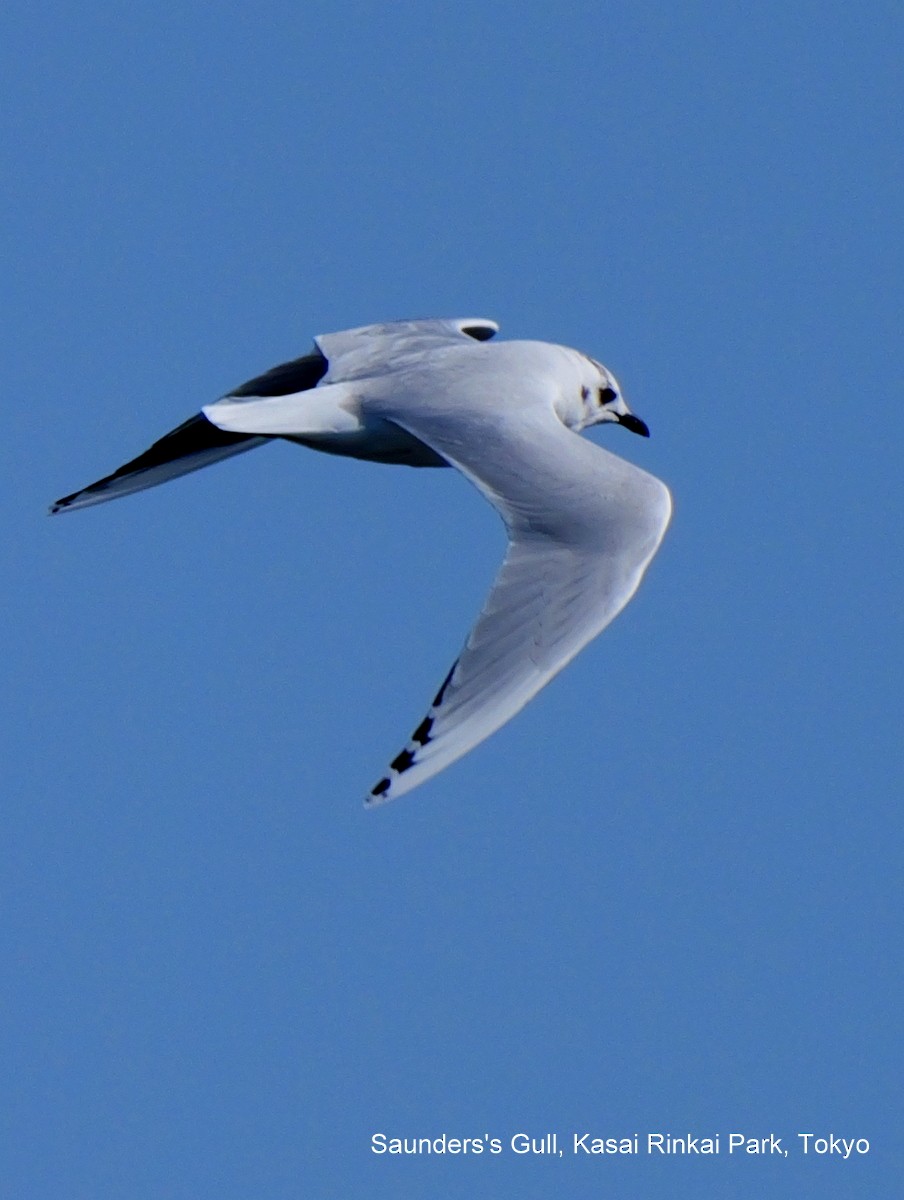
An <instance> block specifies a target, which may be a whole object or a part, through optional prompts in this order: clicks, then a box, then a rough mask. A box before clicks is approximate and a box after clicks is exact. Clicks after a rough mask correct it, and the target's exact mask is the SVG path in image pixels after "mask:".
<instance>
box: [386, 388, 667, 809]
mask: <svg viewBox="0 0 904 1200" xmlns="http://www.w3.org/2000/svg"><path fill="white" fill-rule="evenodd" d="M393 419H395V420H396V421H397V422H398V423H399V424H400V425H402V426H403V428H405V429H407V430H408V431H409V432H410V433H412V434H414V435H415V436H416V437H417V438H419V439H421V440H422V441H424V442H426V443H427V444H428V445H429V446H431V447H432V448H433V449H434V450H436V451H437V452H438V453H440V454H442V455H443V457H444V458H446V459H447V460H448V461H449V462H451V463H452V464H453V465H454V466H457V467H458V468H459V469H460V470H461V471H462V472H463V473H464V474H465V475H466V476H467V477H468V478H469V479H470V480H471V482H472V483H474V484H475V485H476V487H478V488H479V489H480V491H481V492H483V494H484V495H485V496H486V497H487V499H488V500H489V501H490V503H491V504H493V505H494V507H495V508H496V509H497V510H498V511H499V513H500V515H501V516H502V519H503V521H504V522H505V525H506V527H507V530H508V534H509V546H508V551H507V553H506V556H505V560H504V562H503V564H502V569H501V570H500V572H499V574H498V576H497V578H496V580H495V582H494V584H493V588H492V590H491V592H490V595H489V597H488V599H487V602H486V605H485V606H484V609H483V611H482V613H481V614H480V617H479V618H478V620H477V624H476V625H475V626H474V628H473V629H472V630H471V633H470V635H469V637H468V639H467V642H466V643H465V646H464V649H463V650H462V653H461V655H460V656H459V658H458V659H457V660H456V662H455V664H454V665H453V667H452V670H451V671H450V672H449V675H448V676H447V678H446V680H445V682H444V683H443V685H442V687H441V688H440V690H439V692H438V693H437V695H436V697H435V699H434V701H433V704H432V705H431V707H430V709H429V711H428V712H427V715H426V716H425V717H424V719H423V721H422V722H421V723H420V725H419V726H418V727H417V729H416V730H415V731H414V733H413V735H412V737H411V740H410V741H409V742H408V744H407V745H406V746H405V748H404V749H403V750H402V752H401V753H400V754H399V755H398V756H397V757H396V758H395V759H394V760H393V761H392V763H391V765H390V768H389V770H388V771H387V773H386V774H385V775H384V776H383V778H381V779H380V780H379V782H378V783H377V784H376V785H375V786H374V787H373V789H372V790H371V792H370V794H369V796H368V798H367V801H366V803H367V804H369V805H372V804H379V803H383V802H385V801H387V800H391V799H394V798H395V797H397V796H401V795H403V794H404V793H405V792H408V791H410V790H411V789H412V788H415V787H417V786H418V785H419V784H421V783H424V782H425V780H427V779H429V778H430V777H431V776H432V775H435V774H436V773H437V772H438V771H441V770H442V769H443V768H444V767H446V766H448V765H449V764H450V763H452V762H454V761H455V760H456V759H457V758H460V757H461V756H462V755H463V754H466V753H467V752H468V751H469V750H471V749H472V748H473V747H474V746H476V745H477V744H478V743H479V742H481V741H483V739H484V738H486V737H488V736H489V735H490V734H491V733H493V732H495V730H497V729H499V727H500V726H501V725H503V724H505V722H506V721H508V720H509V719H510V718H511V717H513V716H514V715H515V713H517V712H518V711H519V710H520V709H521V708H523V707H524V705H525V704H526V703H527V702H528V701H529V700H530V699H531V698H532V697H533V696H535V695H536V694H537V692H538V691H539V690H540V688H542V687H543V686H544V684H546V683H547V682H548V681H549V680H550V679H552V677H553V676H554V675H555V674H557V672H559V671H560V670H561V669H562V668H563V667H564V666H565V665H566V663H568V662H569V661H570V660H571V659H572V658H574V656H575V655H576V654H577V653H578V652H579V651H580V650H581V649H582V648H583V647H584V646H586V644H587V643H588V642H589V641H590V640H591V639H592V638H594V637H596V635H597V634H598V633H600V632H601V631H602V630H603V629H604V628H605V627H606V625H608V624H609V622H610V621H611V620H612V619H613V618H614V617H615V616H616V615H617V614H618V613H619V612H620V611H621V609H622V608H624V606H625V605H626V604H627V603H628V601H629V600H630V599H631V597H632V596H633V594H634V592H635V591H636V589H637V586H638V584H639V583H640V580H641V578H642V576H643V573H644V571H645V569H646V567H647V565H648V563H649V562H650V559H651V558H652V557H653V555H654V554H655V553H656V550H657V549H658V547H659V543H660V542H661V540H662V537H663V534H664V533H665V530H666V526H667V525H668V522H669V516H670V514H671V499H670V496H669V492H668V489H667V488H666V487H665V485H664V484H663V483H661V482H660V481H659V480H658V479H656V478H654V477H653V476H652V475H649V474H647V472H645V471H642V470H640V469H639V468H638V467H635V466H633V465H632V464H630V463H628V462H626V461H625V460H624V459H621V458H618V457H616V455H614V454H610V453H608V452H607V451H605V450H603V449H601V448H600V447H599V446H596V445H594V444H593V443H592V442H588V441H585V440H584V439H583V438H581V437H580V436H579V435H577V434H575V433H573V432H571V431H570V430H569V429H566V428H565V426H564V425H562V423H561V422H560V421H559V420H558V418H557V417H556V416H555V414H554V413H553V411H552V409H551V408H550V407H548V406H538V407H536V408H532V409H530V410H529V412H528V413H524V412H520V413H516V414H514V417H513V416H512V415H511V414H499V415H497V414H494V413H491V412H490V411H488V409H487V408H486V407H485V406H481V408H480V411H479V412H476V411H472V412H470V413H469V412H468V411H467V410H466V409H464V408H457V409H455V410H454V411H450V410H447V411H446V412H439V411H437V410H430V411H425V412H420V413H419V412H417V411H416V410H415V409H414V408H412V410H411V411H407V410H404V411H402V412H399V413H396V414H395V415H394V418H393Z"/></svg>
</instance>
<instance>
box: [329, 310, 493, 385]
mask: <svg viewBox="0 0 904 1200" xmlns="http://www.w3.org/2000/svg"><path fill="white" fill-rule="evenodd" d="M498 332H499V326H498V325H497V324H496V322H495V321H490V320H488V319H487V318H486V317H458V318H440V319H435V320H427V321H387V322H384V323H383V324H381V325H362V326H361V327H360V328H358V329H343V330H341V331H340V332H339V333H321V334H318V336H317V337H316V338H315V339H314V341H315V343H316V344H317V346H318V348H319V349H320V351H321V353H322V354H324V355H325V356H326V358H327V359H328V360H329V364H330V369H329V374H328V375H327V377H326V379H325V380H324V382H325V383H345V382H347V381H348V380H352V379H361V378H365V377H368V376H372V375H374V374H382V373H383V372H385V371H386V370H387V368H392V367H393V366H398V365H399V364H400V363H402V362H404V361H405V360H406V359H411V358H420V357H422V356H424V355H430V354H433V353H435V352H436V351H437V350H440V349H442V348H444V347H449V346H454V345H467V344H468V342H471V343H472V344H473V342H475V341H477V342H486V341H489V339H490V338H492V337H494V336H495V335H496V334H497V333H498Z"/></svg>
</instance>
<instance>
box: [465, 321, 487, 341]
mask: <svg viewBox="0 0 904 1200" xmlns="http://www.w3.org/2000/svg"><path fill="white" fill-rule="evenodd" d="M461 331H462V333H465V334H467V335H468V337H471V338H473V339H474V340H475V341H476V342H488V341H489V340H490V338H491V337H495V336H496V330H495V329H494V328H493V327H492V325H463V326H462V329H461Z"/></svg>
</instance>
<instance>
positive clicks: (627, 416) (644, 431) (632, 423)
mask: <svg viewBox="0 0 904 1200" xmlns="http://www.w3.org/2000/svg"><path fill="white" fill-rule="evenodd" d="M618 423H619V425H624V427H625V429H630V430H631V432H632V433H639V434H640V436H641V437H649V436H650V430H649V428H648V426H647V423H646V421H641V419H640V417H635V416H634V413H624V414H622V416H620V417H619V418H618Z"/></svg>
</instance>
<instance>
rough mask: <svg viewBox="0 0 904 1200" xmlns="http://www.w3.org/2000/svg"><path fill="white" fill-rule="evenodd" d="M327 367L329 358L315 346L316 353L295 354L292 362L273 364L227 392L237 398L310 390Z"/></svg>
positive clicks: (227, 394)
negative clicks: (275, 365) (298, 355)
mask: <svg viewBox="0 0 904 1200" xmlns="http://www.w3.org/2000/svg"><path fill="white" fill-rule="evenodd" d="M328 369H329V363H328V362H327V360H326V359H325V358H324V356H323V355H322V354H321V353H320V351H319V350H315V351H314V353H313V354H305V355H303V356H302V357H301V358H293V359H292V361H291V362H286V363H280V365H279V366H278V367H271V368H270V370H269V371H265V372H264V374H263V375H257V376H255V378H254V379H249V380H248V382H247V383H243V384H242V385H241V387H237V388H234V389H233V391H231V392H227V393H226V396H235V397H236V398H237V399H243V398H245V397H251V396H261V397H265V396H292V395H294V394H295V392H307V391H310V389H311V388H312V387H316V386H317V384H318V383H319V382H320V380H321V379H322V378H323V377H324V375H325V374H326V373H327V370H328ZM225 398H226V397H224V399H225Z"/></svg>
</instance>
